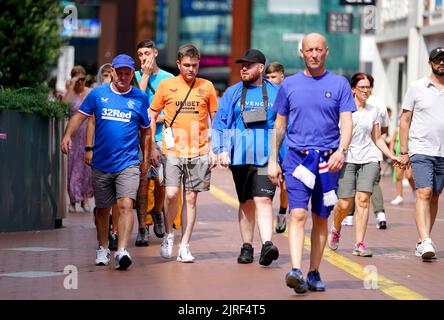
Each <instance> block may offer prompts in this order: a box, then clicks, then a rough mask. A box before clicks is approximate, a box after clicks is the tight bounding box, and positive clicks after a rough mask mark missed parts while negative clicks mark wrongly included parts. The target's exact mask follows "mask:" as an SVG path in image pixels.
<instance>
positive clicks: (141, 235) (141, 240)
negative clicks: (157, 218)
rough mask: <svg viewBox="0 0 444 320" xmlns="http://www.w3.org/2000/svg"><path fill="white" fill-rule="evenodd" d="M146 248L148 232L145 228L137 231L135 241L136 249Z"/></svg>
mask: <svg viewBox="0 0 444 320" xmlns="http://www.w3.org/2000/svg"><path fill="white" fill-rule="evenodd" d="M147 246H148V232H147V230H146V228H141V229H139V232H138V233H137V239H136V247H147Z"/></svg>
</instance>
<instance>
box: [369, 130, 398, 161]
mask: <svg viewBox="0 0 444 320" xmlns="http://www.w3.org/2000/svg"><path fill="white" fill-rule="evenodd" d="M372 140H373V142H374V144H375V145H376V146H377V147H378V148H379V150H381V151H382V153H384V155H385V156H387V157H388V158H390V159H391V160H393V161H395V162H398V161H399V159H398V158H396V157H395V156H394V154H393V153H392V152H391V151H390V149H389V148H388V147H387V144H386V143H385V140H384V137H383V136H382V135H381V130H380V129H379V124H374V125H373V129H372Z"/></svg>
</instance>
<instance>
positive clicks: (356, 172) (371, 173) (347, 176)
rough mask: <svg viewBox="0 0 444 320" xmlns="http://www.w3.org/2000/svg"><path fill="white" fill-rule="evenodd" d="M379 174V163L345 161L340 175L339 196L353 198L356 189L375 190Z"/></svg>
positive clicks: (361, 190) (370, 191)
mask: <svg viewBox="0 0 444 320" xmlns="http://www.w3.org/2000/svg"><path fill="white" fill-rule="evenodd" d="M378 174H379V163H378V162H369V163H363V164H356V163H347V162H346V163H344V166H343V167H342V169H341V173H340V175H339V182H338V183H339V186H338V198H342V199H344V198H353V197H354V196H355V195H356V191H360V192H369V193H372V192H373V184H374V183H375V180H376V179H377V177H378Z"/></svg>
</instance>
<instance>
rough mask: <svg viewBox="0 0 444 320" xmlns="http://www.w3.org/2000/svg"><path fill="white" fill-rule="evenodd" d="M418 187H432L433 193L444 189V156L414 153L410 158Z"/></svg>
mask: <svg viewBox="0 0 444 320" xmlns="http://www.w3.org/2000/svg"><path fill="white" fill-rule="evenodd" d="M410 163H411V165H412V170H413V180H415V186H416V189H418V188H431V189H432V190H433V194H441V192H442V190H443V189H444V157H434V156H426V155H423V154H414V155H413V156H412V157H411V158H410Z"/></svg>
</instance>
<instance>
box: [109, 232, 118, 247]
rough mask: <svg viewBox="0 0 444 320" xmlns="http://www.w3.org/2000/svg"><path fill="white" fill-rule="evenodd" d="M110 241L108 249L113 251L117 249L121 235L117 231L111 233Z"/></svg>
mask: <svg viewBox="0 0 444 320" xmlns="http://www.w3.org/2000/svg"><path fill="white" fill-rule="evenodd" d="M108 241H109V243H108V249H109V250H111V251H116V250H117V243H118V241H119V236H118V235H117V233H110V235H109V239H108Z"/></svg>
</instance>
